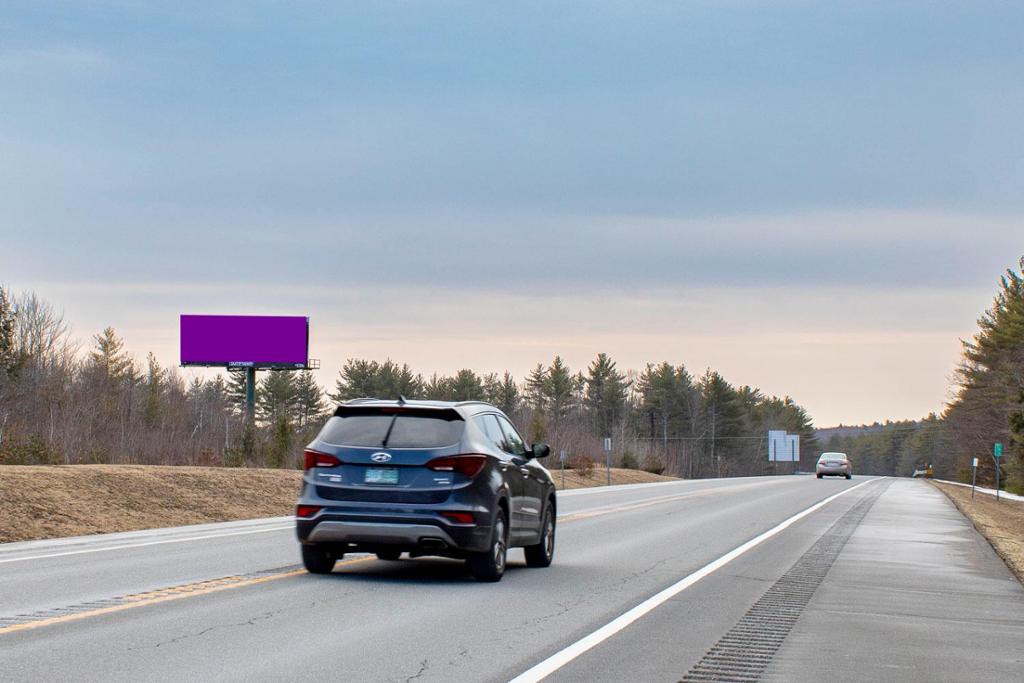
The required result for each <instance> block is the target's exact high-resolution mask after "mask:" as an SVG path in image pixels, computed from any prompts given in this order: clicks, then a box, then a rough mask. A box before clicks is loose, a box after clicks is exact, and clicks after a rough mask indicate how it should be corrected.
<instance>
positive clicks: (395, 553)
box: [377, 550, 402, 562]
mask: <svg viewBox="0 0 1024 683" xmlns="http://www.w3.org/2000/svg"><path fill="white" fill-rule="evenodd" d="M401 556H402V552H401V551H400V550H380V551H378V552H377V559H378V560H387V561H388V562H394V561H395V560H397V559H398V558H400V557H401Z"/></svg>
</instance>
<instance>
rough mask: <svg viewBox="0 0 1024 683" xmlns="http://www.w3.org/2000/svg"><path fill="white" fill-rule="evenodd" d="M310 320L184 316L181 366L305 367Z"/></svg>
mask: <svg viewBox="0 0 1024 683" xmlns="http://www.w3.org/2000/svg"><path fill="white" fill-rule="evenodd" d="M308 360H309V318H306V317H304V316H271V315H182V316H181V364H182V365H225V366H232V365H233V366H241V367H244V366H249V365H253V366H256V367H260V366H262V367H297V368H303V367H306V364H307V362H308Z"/></svg>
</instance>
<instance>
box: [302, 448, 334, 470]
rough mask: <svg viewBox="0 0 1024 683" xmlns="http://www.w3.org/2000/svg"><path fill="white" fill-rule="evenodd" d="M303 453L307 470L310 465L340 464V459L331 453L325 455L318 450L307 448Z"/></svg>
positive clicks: (331, 465) (328, 465)
mask: <svg viewBox="0 0 1024 683" xmlns="http://www.w3.org/2000/svg"><path fill="white" fill-rule="evenodd" d="M303 455H304V456H305V460H306V469H307V470H308V469H310V468H312V467H337V466H338V465H340V464H341V461H340V460H338V459H337V458H335V457H334V456H333V455H327V454H326V453H320V452H319V451H310V450H307V451H305V453H303Z"/></svg>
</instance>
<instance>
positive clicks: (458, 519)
mask: <svg viewBox="0 0 1024 683" xmlns="http://www.w3.org/2000/svg"><path fill="white" fill-rule="evenodd" d="M441 516H442V517H444V518H445V519H449V520H451V521H453V522H455V523H456V524H475V523H476V520H475V519H474V518H473V513H472V512H442V513H441Z"/></svg>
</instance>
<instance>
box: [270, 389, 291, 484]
mask: <svg viewBox="0 0 1024 683" xmlns="http://www.w3.org/2000/svg"><path fill="white" fill-rule="evenodd" d="M271 374H285V373H271ZM292 436H293V432H292V426H291V423H290V422H289V421H288V416H287V415H284V414H283V413H282V414H280V415H278V416H277V417H276V418H274V423H273V425H272V427H271V431H270V442H269V443H268V444H267V449H266V456H267V462H266V465H267V467H283V466H284V464H285V461H286V460H287V459H288V454H289V452H290V451H291V448H292Z"/></svg>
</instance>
